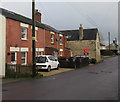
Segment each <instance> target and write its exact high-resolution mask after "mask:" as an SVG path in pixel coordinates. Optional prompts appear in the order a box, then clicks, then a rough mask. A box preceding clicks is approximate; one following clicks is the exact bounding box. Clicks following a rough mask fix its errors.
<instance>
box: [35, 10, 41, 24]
mask: <svg viewBox="0 0 120 102" xmlns="http://www.w3.org/2000/svg"><path fill="white" fill-rule="evenodd" d="M35 20H36V21H38V22H40V23H41V13H40V12H39V11H38V10H35Z"/></svg>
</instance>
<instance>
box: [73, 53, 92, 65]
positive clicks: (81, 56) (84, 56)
mask: <svg viewBox="0 0 120 102" xmlns="http://www.w3.org/2000/svg"><path fill="white" fill-rule="evenodd" d="M74 57H80V58H89V63H91V57H90V56H88V55H76V56H74Z"/></svg>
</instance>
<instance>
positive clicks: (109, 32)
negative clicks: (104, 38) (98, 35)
mask: <svg viewBox="0 0 120 102" xmlns="http://www.w3.org/2000/svg"><path fill="white" fill-rule="evenodd" d="M108 40H109V50H110V32H108Z"/></svg>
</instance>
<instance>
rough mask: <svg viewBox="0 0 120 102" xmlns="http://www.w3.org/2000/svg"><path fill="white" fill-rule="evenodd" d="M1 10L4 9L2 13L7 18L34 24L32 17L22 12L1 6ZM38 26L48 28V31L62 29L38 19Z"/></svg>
mask: <svg viewBox="0 0 120 102" xmlns="http://www.w3.org/2000/svg"><path fill="white" fill-rule="evenodd" d="M0 11H2V15H4V16H5V17H6V18H9V19H12V20H15V21H19V22H22V23H26V24H30V25H32V19H30V18H27V17H25V16H22V15H20V14H17V13H14V12H11V11H9V10H6V9H3V8H0ZM36 26H37V27H39V28H42V29H45V30H48V31H53V32H56V33H61V32H60V31H58V30H56V29H55V28H53V27H51V26H50V25H46V24H43V23H39V22H37V21H36Z"/></svg>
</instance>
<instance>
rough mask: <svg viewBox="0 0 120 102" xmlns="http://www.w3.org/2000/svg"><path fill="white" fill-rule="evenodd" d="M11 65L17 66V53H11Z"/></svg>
mask: <svg viewBox="0 0 120 102" xmlns="http://www.w3.org/2000/svg"><path fill="white" fill-rule="evenodd" d="M11 63H12V64H17V53H16V52H12V53H11Z"/></svg>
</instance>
